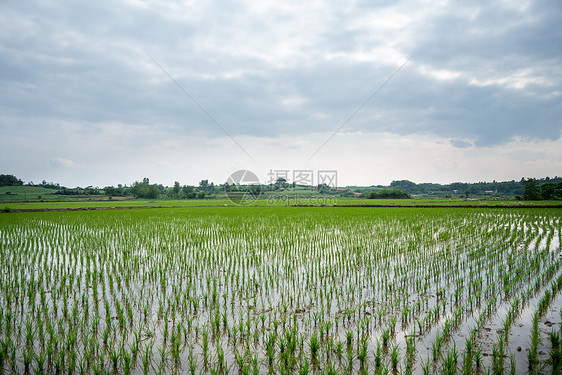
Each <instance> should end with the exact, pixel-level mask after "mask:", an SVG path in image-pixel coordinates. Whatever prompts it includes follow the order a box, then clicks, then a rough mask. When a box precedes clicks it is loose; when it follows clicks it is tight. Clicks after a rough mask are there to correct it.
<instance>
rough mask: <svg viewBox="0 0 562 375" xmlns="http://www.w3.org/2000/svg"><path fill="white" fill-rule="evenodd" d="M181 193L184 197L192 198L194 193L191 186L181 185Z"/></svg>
mask: <svg viewBox="0 0 562 375" xmlns="http://www.w3.org/2000/svg"><path fill="white" fill-rule="evenodd" d="M181 193H182V195H183V197H184V198H185V199H194V198H195V193H194V192H193V186H188V185H183V187H182V188H181Z"/></svg>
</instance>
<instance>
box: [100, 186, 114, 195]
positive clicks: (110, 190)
mask: <svg viewBox="0 0 562 375" xmlns="http://www.w3.org/2000/svg"><path fill="white" fill-rule="evenodd" d="M103 191H104V193H105V195H107V196H110V197H112V196H114V195H117V194H116V192H117V189H115V188H114V187H113V186H106V187H104V188H103Z"/></svg>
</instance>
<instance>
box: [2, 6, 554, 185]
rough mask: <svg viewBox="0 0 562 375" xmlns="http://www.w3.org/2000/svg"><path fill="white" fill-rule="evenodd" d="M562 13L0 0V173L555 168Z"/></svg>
mask: <svg viewBox="0 0 562 375" xmlns="http://www.w3.org/2000/svg"><path fill="white" fill-rule="evenodd" d="M340 3H341V4H340ZM561 19H562V2H560V1H551V0H544V1H524V0H520V1H507V0H505V1H494V2H490V1H460V0H452V1H352V2H334V1H302V0H300V1H283V2H279V1H220V2H219V1H183V2H179V1H169V2H166V1H141V0H129V1H113V0H112V1H109V0H108V1H105V0H100V1H88V2H60V1H47V0H41V1H19V0H17V1H12V0H3V1H2V2H0V131H1V138H0V149H1V155H0V173H10V174H15V175H17V176H18V177H19V178H21V179H23V180H24V181H30V180H31V181H34V182H40V181H41V180H43V179H45V180H47V181H54V182H60V183H61V184H63V185H66V186H87V185H94V186H100V187H102V186H105V185H117V184H119V183H121V184H130V183H132V182H133V181H135V180H142V178H143V177H149V178H150V180H151V182H158V183H162V184H164V185H171V184H173V182H174V181H176V180H177V181H180V182H181V183H182V184H197V183H198V182H199V181H200V180H201V179H209V181H214V182H215V183H223V182H225V181H226V180H227V178H228V176H229V175H230V173H232V172H234V171H236V170H238V169H250V170H252V171H254V173H256V175H258V177H259V178H260V179H262V180H265V179H266V178H267V174H268V172H269V171H270V170H302V169H307V170H314V171H317V170H326V169H329V170H337V171H338V183H339V185H340V186H344V185H374V184H388V183H390V182H391V181H392V180H398V179H409V180H412V181H414V182H440V183H450V182H454V181H467V182H468V181H484V180H486V181H491V180H493V179H495V180H498V181H501V180H512V179H515V180H518V179H520V178H521V177H545V176H551V177H554V176H555V175H562V28H561V27H560V20H561ZM151 57H152V58H153V59H154V60H155V61H156V62H157V63H158V64H160V66H161V67H162V69H163V70H162V69H161V68H160V67H159V66H158V65H157V64H156V63H155V62H154V61H153V60H152V58H151ZM410 57H411V59H410V60H409V61H408V63H407V64H405V65H404V63H405V62H406V61H407V60H408V58H410ZM401 66H402V68H401V69H400V67H401ZM399 69H400V70H399ZM398 70H399V71H398ZM166 72H167V74H169V75H170V76H171V77H173V79H175V81H176V82H177V83H178V84H179V85H180V86H181V87H182V88H183V89H184V90H185V93H184V92H183V91H181V89H180V88H179V87H178V85H176V83H174V81H173V80H172V79H170V77H169V76H168V75H167V74H166ZM395 73H396V74H395ZM393 74H395V75H393ZM390 77H392V79H390V81H388V82H387V83H386V85H384V87H382V89H380V91H378V92H377V89H379V88H380V87H381V85H383V84H384V83H385V82H386V81H387V80H388V79H389V78H390ZM375 92H376V95H374V96H373V97H372V98H371V99H370V100H369V101H368V102H367V103H366V104H365V105H364V106H363V107H361V106H362V105H363V104H364V103H365V102H366V101H367V100H368V99H369V98H370V97H371V96H372V95H373V94H375ZM186 93H187V94H186ZM189 96H191V98H193V100H192V99H191V98H190V97H189ZM195 102H197V103H195ZM358 109H360V110H359V111H358V112H357V113H356V114H355V115H354V116H353V118H351V120H350V121H349V122H347V123H345V122H346V120H348V119H349V118H350V116H352V115H353V114H354V113H355V112H356V111H357V110H358ZM344 124H345V125H344ZM342 125H344V126H343V127H342ZM340 127H341V129H340V130H339V132H337V133H335V132H336V130H337V129H338V128H340ZM226 133H228V134H229V135H230V136H228V135H227V134H226ZM332 135H333V137H332V138H331V139H330V140H329V141H328V142H327V143H326V144H325V145H324V146H323V147H322V148H321V149H320V150H319V148H320V147H321V146H322V145H323V144H324V143H325V142H326V140H328V138H329V137H330V136H332ZM313 154H314V156H313V157H312V158H311V156H312V155H313Z"/></svg>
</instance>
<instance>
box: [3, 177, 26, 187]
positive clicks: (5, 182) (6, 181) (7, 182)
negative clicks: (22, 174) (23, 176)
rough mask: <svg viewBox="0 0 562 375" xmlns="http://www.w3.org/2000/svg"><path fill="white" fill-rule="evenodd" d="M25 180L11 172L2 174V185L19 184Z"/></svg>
mask: <svg viewBox="0 0 562 375" xmlns="http://www.w3.org/2000/svg"><path fill="white" fill-rule="evenodd" d="M19 185H23V181H22V180H20V179H18V178H17V177H16V176H13V175H11V174H0V186H19Z"/></svg>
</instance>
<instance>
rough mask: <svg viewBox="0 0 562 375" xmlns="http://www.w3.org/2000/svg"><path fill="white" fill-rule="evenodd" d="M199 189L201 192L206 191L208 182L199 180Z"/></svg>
mask: <svg viewBox="0 0 562 375" xmlns="http://www.w3.org/2000/svg"><path fill="white" fill-rule="evenodd" d="M199 188H200V189H201V190H203V191H207V189H208V188H209V180H201V181H200V182H199Z"/></svg>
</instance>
